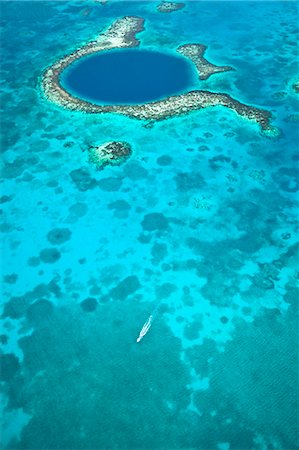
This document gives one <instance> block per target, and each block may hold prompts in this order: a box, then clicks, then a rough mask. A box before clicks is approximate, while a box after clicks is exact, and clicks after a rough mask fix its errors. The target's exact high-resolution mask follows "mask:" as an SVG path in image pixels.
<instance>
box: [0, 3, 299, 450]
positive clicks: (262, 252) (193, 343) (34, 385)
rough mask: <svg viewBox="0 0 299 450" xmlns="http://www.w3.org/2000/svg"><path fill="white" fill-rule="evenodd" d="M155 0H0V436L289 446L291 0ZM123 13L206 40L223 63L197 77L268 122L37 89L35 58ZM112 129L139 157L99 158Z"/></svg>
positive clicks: (154, 34) (39, 444) (294, 338)
mask: <svg viewBox="0 0 299 450" xmlns="http://www.w3.org/2000/svg"><path fill="white" fill-rule="evenodd" d="M157 4H158V3H156V2H150V1H147V2H137V1H130V2H120V1H111V0H108V2H107V3H104V4H102V3H100V2H96V1H89V0H86V1H84V2H82V1H63V2H62V1H52V2H50V1H49V2H48V1H32V2H30V1H7V2H1V4H0V11H1V58H2V62H1V87H2V98H1V108H2V114H1V140H2V141H1V150H2V152H3V156H2V161H3V165H2V166H3V167H2V172H1V173H2V181H1V196H0V200H1V215H2V221H1V236H2V239H1V241H2V257H1V262H2V264H1V270H2V284H1V287H2V297H3V302H2V304H3V306H2V316H1V317H2V331H1V335H0V340H1V348H2V355H1V360H2V362H1V391H2V397H1V398H2V400H1V413H0V414H1V422H2V427H1V428H2V430H1V438H2V448H3V449H28V450H29V449H30V450H31V449H36V450H37V449H39V450H40V449H45V450H51V449H65V450H67V449H68V450H79V449H84V450H85V449H86V450H104V449H109V450H110V449H111V450H112V449H122V450H130V449H136V450H137V449H140V450H141V449H148V450H156V449H157V450H158V449H159V450H160V449H161V450H162V449H163V450H171V449H188V450H191V449H192V450H193V449H197V450H207V449H213V450H214V449H215V450H229V449H240V450H241V449H262V450H264V449H265V450H266V449H267V450H270V449H282V450H293V449H296V448H298V401H299V399H298V307H297V303H298V279H299V265H298V189H299V180H298V161H299V151H298V120H299V115H298V93H296V92H295V89H294V87H293V85H294V83H295V81H296V76H297V75H298V73H297V69H298V59H297V58H298V53H297V48H296V45H297V42H298V26H297V19H298V3H297V4H296V3H295V2H291V1H290V2H289V1H281V2H280V1H274V2H271V1H266V2H258V1H255V2H247V1H243V2H236V1H232V2H230V1H227V2H226V1H223V2H214V1H211V2H205V1H198V2H197V1H190V2H186V5H185V8H183V9H181V10H179V11H176V12H173V13H169V14H163V13H160V12H159V11H158V10H157ZM125 15H135V16H140V17H143V18H144V19H145V29H144V31H142V32H141V33H140V34H138V36H137V37H138V39H140V42H141V44H140V48H141V49H147V50H150V51H159V52H160V51H161V52H166V53H167V52H169V53H171V52H174V51H175V49H176V48H177V47H178V46H179V45H182V44H186V43H200V44H204V45H206V46H207V47H208V48H207V52H206V55H205V56H206V58H207V59H208V60H209V61H211V62H212V63H214V64H217V65H230V66H232V67H233V68H234V69H235V70H234V71H231V72H226V73H222V74H216V75H213V76H211V77H210V78H209V79H208V80H206V81H199V80H198V82H197V88H198V89H201V90H205V89H206V90H209V91H212V92H224V93H227V94H229V95H231V96H232V97H233V98H235V99H237V100H239V101H241V102H244V103H245V104H248V105H253V106H256V107H260V108H263V109H266V110H269V111H270V112H271V113H272V116H273V119H272V123H273V125H274V126H275V127H277V128H278V129H279V130H280V133H279V136H277V137H276V138H269V137H266V136H265V135H263V134H262V133H261V130H260V128H259V126H258V125H256V124H255V123H254V122H249V121H247V120H246V119H242V118H240V116H238V115H237V114H235V113H234V112H233V111H231V110H228V109H226V108H224V107H211V108H207V109H204V110H202V111H196V112H192V113H190V114H186V115H183V116H180V117H177V118H172V119H167V120H164V121H160V122H155V123H150V124H148V123H147V122H143V121H139V120H134V119H130V118H127V117H122V116H118V115H115V114H105V115H96V114H94V115H92V114H82V113H80V112H71V111H67V110H64V109H62V108H60V107H58V106H56V105H54V104H52V103H50V102H49V101H48V100H47V99H46V98H44V96H43V94H42V92H41V90H40V80H41V75H42V73H43V71H44V70H45V68H47V67H48V66H49V65H51V64H53V63H54V62H55V61H57V60H58V59H59V58H61V57H62V56H63V55H65V54H68V53H70V52H72V51H74V50H76V49H77V48H78V47H80V46H82V45H83V44H85V43H86V42H89V41H90V40H93V39H94V38H95V37H96V36H97V35H98V34H99V33H100V32H102V31H103V30H105V29H107V27H108V26H109V25H110V24H111V23H112V22H113V21H114V20H115V19H117V18H121V17H123V16H125ZM155 70H156V69H155V68H154V67H153V75H152V76H153V77H154V76H155ZM113 140H115V141H126V142H128V143H130V144H131V145H132V150H133V153H132V156H131V157H130V158H129V159H128V160H127V161H126V162H125V163H123V164H121V165H119V166H114V167H110V166H108V167H105V168H104V170H101V171H99V170H96V168H95V166H94V165H92V164H91V163H90V162H89V158H88V148H89V147H90V146H97V145H101V144H102V143H104V142H107V141H113ZM153 313H154V320H153V322H152V326H151V329H150V330H149V332H148V333H147V335H146V336H145V337H144V338H143V340H142V341H141V342H140V343H136V338H137V337H138V335H139V332H140V329H141V328H142V326H143V324H144V323H145V322H146V320H147V318H148V317H149V316H150V315H151V314H153Z"/></svg>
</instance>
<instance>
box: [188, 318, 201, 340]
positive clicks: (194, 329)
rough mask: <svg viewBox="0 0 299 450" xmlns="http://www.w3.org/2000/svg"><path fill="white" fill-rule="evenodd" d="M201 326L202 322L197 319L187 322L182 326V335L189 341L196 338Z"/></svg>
mask: <svg viewBox="0 0 299 450" xmlns="http://www.w3.org/2000/svg"><path fill="white" fill-rule="evenodd" d="M201 328H202V324H201V323H200V322H198V321H197V320H195V321H194V322H191V323H188V324H187V325H186V326H185V328H184V336H185V337H186V338H187V339H188V340H190V341H192V340H194V339H197V338H198V336H199V331H200V329H201Z"/></svg>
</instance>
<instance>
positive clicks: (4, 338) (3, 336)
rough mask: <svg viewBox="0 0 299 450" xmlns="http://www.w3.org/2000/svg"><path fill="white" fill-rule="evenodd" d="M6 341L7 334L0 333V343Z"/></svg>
mask: <svg viewBox="0 0 299 450" xmlns="http://www.w3.org/2000/svg"><path fill="white" fill-rule="evenodd" d="M7 343H8V336H7V334H1V335H0V344H2V345H6V344H7Z"/></svg>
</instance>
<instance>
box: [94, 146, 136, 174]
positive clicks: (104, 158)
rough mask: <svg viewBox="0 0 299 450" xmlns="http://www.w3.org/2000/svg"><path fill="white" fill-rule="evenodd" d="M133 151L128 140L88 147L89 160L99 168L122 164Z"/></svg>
mask: <svg viewBox="0 0 299 450" xmlns="http://www.w3.org/2000/svg"><path fill="white" fill-rule="evenodd" d="M131 153H132V150H131V146H130V145H129V144H128V143H127V142H116V141H112V142H105V143H104V144H102V145H100V146H98V147H89V149H88V157H89V162H91V163H93V164H94V165H95V166H96V167H97V169H102V168H104V167H105V166H107V165H108V164H112V165H117V164H121V163H122V162H123V161H125V160H126V159H127V158H128V157H129V156H130V155H131Z"/></svg>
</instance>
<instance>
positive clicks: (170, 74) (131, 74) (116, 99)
mask: <svg viewBox="0 0 299 450" xmlns="http://www.w3.org/2000/svg"><path fill="white" fill-rule="evenodd" d="M61 84H62V86H63V87H64V88H65V89H66V90H67V91H69V92H70V93H71V94H73V95H75V96H76V97H79V98H81V99H85V100H88V101H90V102H92V103H95V104H136V103H147V102H150V101H154V100H159V99H162V98H166V97H168V96H170V95H174V94H179V93H182V92H186V90H188V89H190V87H191V85H193V84H194V70H193V66H192V63H190V62H189V61H188V60H187V59H184V58H181V57H179V56H172V55H169V54H165V53H160V52H155V51H148V50H136V49H134V50H132V49H131V50H116V51H115V50H114V51H109V52H100V53H94V54H93V55H90V56H86V57H82V58H80V59H79V60H77V61H76V62H74V63H73V64H71V65H70V66H69V67H68V68H67V69H65V70H64V71H63V73H62V74H61Z"/></svg>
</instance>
